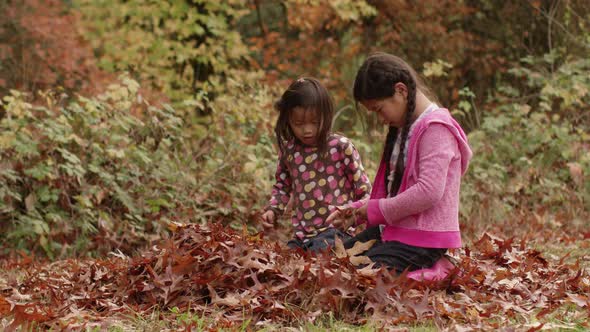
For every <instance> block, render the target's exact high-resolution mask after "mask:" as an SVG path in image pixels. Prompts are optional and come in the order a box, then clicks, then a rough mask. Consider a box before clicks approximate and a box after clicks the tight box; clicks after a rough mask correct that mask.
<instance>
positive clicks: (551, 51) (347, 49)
mask: <svg viewBox="0 0 590 332" xmlns="http://www.w3.org/2000/svg"><path fill="white" fill-rule="evenodd" d="M589 13H590V7H589V5H588V2H587V1H583V0H572V1H557V0H555V1H536V0H533V1H516V2H507V1H485V0H472V1H435V0H428V1H403V0H383V1H372V0H367V1H363V0H358V1H357V0H354V1H352V0H337V1H336V0H317V1H316V0H314V1H307V0H304V1H302V0H286V1H280V2H279V1H240V0H231V1H212V0H198V1H188V0H180V1H151V2H149V3H148V2H145V1H141V0H126V1H123V0H104V1H98V2H97V1H91V0H71V1H61V0H47V1H41V0H23V1H12V0H8V1H0V98H1V99H0V327H1V328H4V329H6V330H18V329H19V328H22V329H26V328H31V329H39V330H47V329H53V330H81V329H93V328H97V329H106V328H108V327H111V326H117V325H118V324H123V325H125V324H131V325H133V323H134V322H133V318H129V317H141V319H147V318H146V317H151V319H153V320H155V321H158V320H162V321H164V322H166V324H168V327H169V328H170V329H174V330H178V329H184V330H191V329H197V330H217V329H220V328H227V329H229V330H232V329H252V330H253V329H256V328H258V327H266V326H270V328H271V329H272V328H274V327H276V328H277V329H279V328H282V327H291V326H293V327H301V326H302V325H304V324H322V323H323V322H325V321H331V320H336V321H338V322H344V323H348V324H354V325H363V324H366V325H367V326H376V327H384V328H385V329H387V328H391V327H396V328H398V327H399V328H405V327H406V326H410V327H413V326H420V325H421V324H431V325H434V326H435V327H436V328H438V329H445V330H450V329H456V330H459V331H462V330H491V329H501V328H503V327H505V326H510V327H515V328H516V329H518V330H531V331H535V330H540V329H559V328H572V327H574V328H579V329H582V330H584V329H590V326H589V325H588V319H589V317H590V311H589V310H590V302H589V295H588V294H590V276H589V274H588V261H589V256H588V250H589V248H590V233H589V232H588V229H587V228H588V227H587V220H588V218H589V217H590V213H589V211H590V178H589V176H588V175H589V174H590V155H589V154H588V153H587V151H588V149H589V148H590V135H589V134H588V128H589V127H590V116H588V112H587V111H588V107H587V105H589V104H590V78H589V76H588V72H589V71H590V59H589V58H588V49H589V48H590V46H589V44H588V41H589V40H590V35H589V34H588V31H590V29H589V26H588V20H587V18H588V17H590V14H589ZM372 51H386V52H391V53H395V54H397V55H400V56H401V57H403V58H405V59H407V60H408V62H409V63H410V64H412V66H413V67H414V68H415V69H416V70H417V72H418V73H419V74H421V75H422V76H424V78H425V79H426V81H427V82H428V85H429V86H430V88H431V89H432V90H433V92H434V94H435V95H436V96H438V98H439V99H440V100H439V101H440V104H441V105H442V106H446V107H448V108H449V109H450V111H451V112H452V114H453V115H454V116H455V118H456V119H457V120H458V121H459V122H460V123H461V125H462V126H463V127H464V128H466V129H467V131H468V132H469V142H470V145H471V147H472V149H473V151H474V158H473V160H472V163H471V164H470V169H469V172H468V173H467V175H466V177H465V178H464V181H463V183H462V190H461V207H460V220H461V229H462V236H463V239H464V242H465V243H466V247H465V248H464V249H462V250H457V251H453V252H451V253H450V254H451V256H452V257H453V258H454V260H455V263H456V269H455V270H454V271H453V273H452V275H451V276H450V277H448V278H447V279H445V280H441V281H436V282H418V281H414V280H411V279H409V278H406V276H405V275H401V276H395V275H393V274H392V273H390V272H389V271H386V270H383V269H381V270H379V269H371V268H370V267H365V268H362V269H359V268H358V267H357V266H356V265H355V264H357V263H359V262H366V261H367V257H364V256H362V253H361V251H362V250H361V249H360V248H359V247H355V248H353V249H351V250H349V251H345V250H344V249H343V248H341V247H340V246H336V248H333V249H334V250H333V251H328V252H324V253H320V254H318V255H310V254H308V253H304V252H301V251H292V250H288V249H286V248H285V247H284V246H283V243H284V242H285V239H286V238H287V237H288V236H289V234H290V231H291V230H290V229H288V226H286V225H288V224H289V223H288V222H286V223H285V224H281V226H280V227H279V229H277V230H276V231H275V232H273V233H270V234H269V233H265V234H262V233H259V231H260V225H259V224H258V222H257V217H258V211H259V210H260V208H261V207H262V206H263V205H264V204H265V202H266V199H267V198H268V197H267V194H268V193H269V192H270V187H271V186H272V183H273V174H274V170H275V169H276V149H275V138H274V134H273V124H274V121H275V119H276V116H277V114H276V112H275V111H274V110H273V108H272V105H273V102H274V101H275V100H276V99H277V98H278V97H279V95H280V93H281V91H282V90H283V89H284V88H286V86H287V85H288V84H287V82H289V81H290V80H291V79H293V78H294V77H297V76H300V75H313V76H316V77H318V78H319V79H320V80H321V81H322V82H323V83H325V84H326V85H327V86H328V87H329V90H330V92H331V93H332V94H333V96H334V99H335V102H336V105H337V117H336V119H335V129H336V130H337V131H341V132H343V133H344V134H346V135H347V136H348V137H350V138H351V139H353V141H354V142H355V145H356V146H357V147H358V149H359V152H360V153H361V155H362V157H363V164H364V165H365V166H366V169H367V171H368V173H369V174H374V171H375V170H376V168H377V165H376V163H377V161H378V160H379V157H380V153H381V151H382V150H381V149H382V146H381V142H382V138H383V132H382V131H381V129H382V128H381V127H380V126H378V125H377V124H376V121H374V120H375V119H372V118H368V119H363V118H362V117H359V116H358V114H356V113H355V112H353V110H354V109H355V105H354V102H353V101H352V100H351V94H350V87H351V85H352V81H353V79H354V76H355V73H356V70H357V69H358V67H359V65H360V63H361V62H362V61H363V60H364V59H365V57H366V56H367V54H368V53H370V52H372ZM166 103H169V104H166ZM361 113H362V112H361ZM361 120H362V121H361ZM364 120H367V121H364ZM236 230H237V231H236ZM154 317H155V318H154ZM187 317H188V318H187ZM195 317H196V318H198V319H196V318H195ZM130 321H131V322H130ZM137 329H140V328H137Z"/></svg>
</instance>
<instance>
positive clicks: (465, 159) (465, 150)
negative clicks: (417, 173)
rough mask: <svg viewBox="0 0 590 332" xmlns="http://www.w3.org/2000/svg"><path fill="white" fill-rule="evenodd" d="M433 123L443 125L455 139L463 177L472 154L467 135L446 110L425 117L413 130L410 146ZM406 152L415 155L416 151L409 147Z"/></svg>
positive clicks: (441, 109) (442, 109) (439, 110)
mask: <svg viewBox="0 0 590 332" xmlns="http://www.w3.org/2000/svg"><path fill="white" fill-rule="evenodd" d="M435 123H438V124H442V125H445V126H446V127H447V128H448V129H449V131H450V132H451V133H452V134H453V135H454V136H455V138H456V139H457V145H458V146H459V151H460V153H461V175H465V173H466V172H467V168H468V167H469V161H470V160H471V157H472V156H473V152H472V151H471V148H470V147H469V142H468V141H467V135H466V134H465V132H464V131H463V129H462V128H461V126H460V125H459V123H458V122H457V121H455V119H453V117H452V116H451V113H450V112H449V110H447V109H446V108H440V109H438V110H436V111H434V112H432V113H430V114H428V115H426V116H425V117H424V119H422V121H420V123H419V124H418V125H417V127H416V128H415V129H414V134H413V135H412V136H415V137H416V139H413V137H412V141H413V142H411V143H410V145H413V144H412V143H415V142H417V141H418V139H417V138H419V137H420V136H421V135H422V134H423V133H424V131H425V130H426V128H428V126H430V125H431V124H435ZM408 150H409V151H413V153H414V154H415V153H416V149H414V148H413V147H412V146H409V147H408ZM414 160H415V159H414Z"/></svg>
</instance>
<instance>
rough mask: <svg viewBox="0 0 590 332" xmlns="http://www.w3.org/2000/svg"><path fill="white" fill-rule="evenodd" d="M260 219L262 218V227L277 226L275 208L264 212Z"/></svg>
mask: <svg viewBox="0 0 590 332" xmlns="http://www.w3.org/2000/svg"><path fill="white" fill-rule="evenodd" d="M260 219H261V220H262V227H264V229H269V228H274V227H275V219H276V217H275V213H274V211H273V210H268V211H266V212H264V213H263V214H262V217H260Z"/></svg>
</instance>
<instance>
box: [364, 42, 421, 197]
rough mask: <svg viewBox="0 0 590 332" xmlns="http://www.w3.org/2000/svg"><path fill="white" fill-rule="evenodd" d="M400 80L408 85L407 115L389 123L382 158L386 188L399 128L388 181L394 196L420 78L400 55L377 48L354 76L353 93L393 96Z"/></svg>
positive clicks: (368, 96) (372, 97) (367, 96)
mask: <svg viewBox="0 0 590 332" xmlns="http://www.w3.org/2000/svg"><path fill="white" fill-rule="evenodd" d="M398 82H399V83H403V84H405V85H406V87H407V89H408V95H407V104H406V107H407V109H406V119H405V124H404V126H403V127H402V128H396V127H393V126H390V127H389V131H388V133H387V138H386V140H385V147H384V151H383V160H384V161H385V171H386V173H385V174H386V176H385V188H387V190H389V189H388V188H389V187H390V186H389V182H390V181H389V174H390V173H391V166H390V159H391V155H392V153H393V148H394V146H395V145H396V140H397V137H398V133H399V131H400V130H401V135H400V136H401V137H400V142H399V143H400V151H399V156H398V158H397V161H396V164H395V176H394V178H393V181H392V183H391V192H389V196H395V195H396V194H397V192H398V191H399V188H400V186H401V182H402V178H403V175H404V171H405V163H404V159H405V157H404V156H405V153H406V151H405V147H406V142H407V140H408V136H409V132H410V127H411V126H412V119H413V115H414V112H415V110H416V94H417V91H418V89H419V88H420V89H423V88H424V85H423V84H422V82H421V81H420V80H419V78H418V76H417V75H416V72H415V71H414V70H413V69H412V68H411V67H410V66H409V65H408V64H407V63H406V62H405V61H403V60H402V59H400V58H399V57H396V56H394V55H391V54H387V53H383V52H377V53H374V54H372V55H370V56H369V57H368V58H367V59H366V60H365V62H364V63H363V64H362V65H361V67H360V68H359V70H358V71H357V75H356V77H355V80H354V86H353V95H354V99H355V101H357V102H358V101H361V102H362V101H369V100H381V99H384V98H389V97H391V96H394V95H395V93H396V91H395V88H394V85H395V84H396V83H398Z"/></svg>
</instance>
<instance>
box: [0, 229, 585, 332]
mask: <svg viewBox="0 0 590 332" xmlns="http://www.w3.org/2000/svg"><path fill="white" fill-rule="evenodd" d="M171 226H173V228H174V229H175V230H174V235H173V237H171V238H170V239H168V240H165V241H163V242H162V243H161V244H159V245H157V246H155V247H154V248H153V249H152V250H147V251H143V252H142V253H141V254H140V255H138V256H137V257H127V256H125V255H122V254H116V253H113V254H112V255H111V257H110V258H108V259H100V260H64V261H58V262H55V263H52V264H48V265H37V264H35V263H33V262H31V261H29V262H28V263H23V264H22V265H20V267H21V268H22V269H25V270H26V275H27V276H26V277H25V278H24V279H22V281H17V280H12V281H10V282H9V284H8V285H7V286H9V288H8V291H7V292H4V294H3V295H2V297H0V302H1V303H0V304H1V305H2V306H0V310H1V314H2V316H7V315H9V316H12V317H13V320H12V323H11V325H9V327H8V328H13V327H16V326H19V325H29V326H39V327H45V328H51V327H53V328H61V329H73V328H80V327H82V326H86V327H88V326H93V325H97V326H99V325H100V322H101V321H102V320H104V319H105V318H108V317H110V316H112V315H114V313H118V314H124V313H128V312H130V311H131V312H138V313H146V314H148V313H149V312H150V311H151V310H153V309H154V308H160V310H163V313H165V312H169V313H170V311H169V310H170V309H172V308H177V309H175V310H176V312H178V309H179V310H180V311H185V310H191V311H194V312H197V313H201V314H203V315H205V316H207V317H211V318H212V320H214V321H215V322H216V324H217V326H218V327H220V326H226V327H231V326H241V324H242V323H243V320H244V319H246V317H248V318H252V322H259V323H260V322H261V323H264V322H273V323H278V322H282V323H283V324H293V323H296V322H297V321H298V320H305V321H314V320H315V319H318V317H321V316H322V315H323V314H324V313H327V312H332V313H333V314H334V315H335V317H336V318H338V319H341V320H343V321H345V322H350V323H366V322H368V321H371V322H373V323H377V324H402V323H412V322H416V321H420V320H423V319H433V320H434V322H435V324H436V325H437V326H438V327H439V328H444V327H448V326H451V325H452V326H458V325H464V324H468V325H469V327H471V328H477V329H492V328H498V327H501V326H505V325H506V324H510V325H513V324H516V325H520V326H523V327H528V328H531V329H532V328H540V327H542V326H544V325H545V324H548V325H549V326H551V323H548V322H546V321H545V320H544V317H547V316H548V315H550V314H551V313H552V312H553V311H555V310H557V309H559V308H561V307H563V306H568V305H573V306H578V307H580V308H582V309H584V310H582V311H579V312H578V315H584V311H586V313H585V314H586V315H587V314H588V313H590V312H588V311H587V309H589V305H590V300H589V299H588V296H587V295H588V293H589V292H590V280H589V275H588V273H587V272H584V271H583V270H582V269H581V268H580V266H579V265H578V264H575V263H574V264H570V263H566V262H565V261H564V258H561V259H557V260H549V259H547V258H546V257H544V255H543V254H542V253H541V252H539V251H537V250H533V249H531V248H530V247H529V246H528V244H527V243H526V242H525V241H517V240H515V239H508V240H504V239H499V238H496V237H493V236H491V235H488V234H484V235H483V236H482V237H481V238H480V239H479V240H478V241H476V242H474V244H473V247H471V248H467V249H465V252H463V253H461V254H460V255H459V256H460V257H461V259H460V260H459V262H458V264H457V268H456V270H455V271H454V272H453V273H452V275H451V276H450V277H448V278H447V279H445V280H442V281H438V282H418V281H414V280H411V279H407V278H405V277H404V276H403V275H402V276H401V277H397V276H395V275H393V274H392V273H390V272H388V271H386V270H376V269H371V268H370V267H366V268H363V269H360V270H358V269H357V268H356V267H355V266H354V265H353V264H352V263H351V261H352V260H351V259H350V256H354V255H356V254H359V252H355V248H354V247H353V248H352V249H349V250H348V255H338V253H336V254H337V255H333V254H331V253H330V252H324V253H320V254H318V255H317V256H316V255H309V254H306V253H304V252H302V251H295V252H287V251H286V250H289V249H286V248H285V247H282V246H280V245H279V244H276V243H273V242H267V241H265V240H264V238H263V237H262V235H261V234H255V235H249V234H248V233H247V232H244V233H239V232H235V231H232V230H229V229H227V228H224V227H222V226H219V225H209V226H207V227H203V226H196V225H186V226H184V225H176V224H174V225H171ZM336 250H338V249H336ZM340 250H342V249H340ZM457 254H459V253H457ZM338 256H340V257H343V258H337V257H338ZM4 264H7V263H4ZM12 264H17V265H18V264H19V263H18V260H17V261H16V262H13V263H12ZM533 317H534V319H533ZM80 318H82V319H83V320H84V322H80ZM585 326H586V327H589V326H587V325H585ZM193 327H194V326H193ZM210 328H213V326H210Z"/></svg>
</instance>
